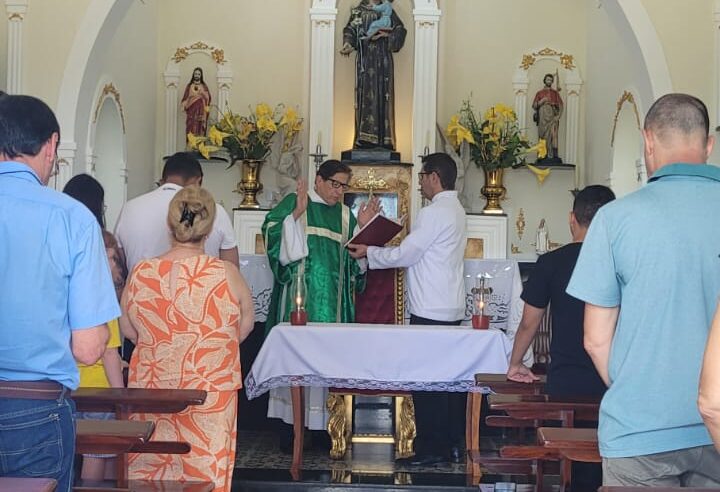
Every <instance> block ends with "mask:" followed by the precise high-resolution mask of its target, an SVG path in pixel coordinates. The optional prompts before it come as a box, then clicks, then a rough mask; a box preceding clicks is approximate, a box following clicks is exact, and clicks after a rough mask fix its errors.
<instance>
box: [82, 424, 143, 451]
mask: <svg viewBox="0 0 720 492" xmlns="http://www.w3.org/2000/svg"><path fill="white" fill-rule="evenodd" d="M76 424H77V427H76V435H75V452H76V453H78V454H88V453H113V454H119V453H128V452H129V451H130V450H131V449H133V447H136V446H141V445H143V444H145V443H146V442H148V441H149V440H150V436H152V433H153V432H154V431H155V423H153V422H135V421H131V420H78V421H77V423H76Z"/></svg>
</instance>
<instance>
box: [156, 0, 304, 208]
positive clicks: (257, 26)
mask: <svg viewBox="0 0 720 492" xmlns="http://www.w3.org/2000/svg"><path fill="white" fill-rule="evenodd" d="M158 3H159V17H158V42H157V63H156V66H155V68H154V73H155V77H156V81H155V83H156V87H157V103H156V116H155V117H156V121H157V124H158V128H157V135H156V142H155V158H156V159H155V168H156V176H159V174H160V170H161V169H162V162H161V157H162V156H163V153H164V152H163V149H164V141H163V138H164V129H163V128H162V125H163V121H164V113H165V101H164V86H163V83H162V73H163V71H164V70H165V66H166V64H167V62H168V60H169V59H170V57H171V56H172V55H173V54H174V53H175V50H176V49H177V48H179V47H182V46H188V45H189V44H191V43H193V42H195V41H205V42H206V43H208V44H212V45H213V46H216V47H220V48H222V49H223V50H224V51H225V58H226V59H227V60H228V63H229V64H230V66H231V67H232V70H233V73H234V82H233V87H232V93H231V96H230V107H231V109H232V110H233V112H236V113H242V114H247V113H248V111H249V109H248V106H252V107H253V108H254V107H255V105H256V104H257V103H259V102H267V103H268V104H270V105H272V106H274V105H275V104H278V103H285V104H286V105H290V106H297V107H298V110H299V113H300V115H301V116H302V117H304V118H305V119H306V122H307V121H308V120H307V118H308V116H309V115H308V110H307V108H308V93H309V72H308V68H309V41H308V40H309V24H310V21H309V14H308V10H309V8H310V0H292V1H287V0H242V1H237V0H214V1H213V2H198V1H196V0H173V1H172V2H168V1H162V2H158ZM200 60H203V55H200V54H197V55H193V56H190V57H188V58H187V59H186V60H184V61H182V62H181V63H180V70H181V79H180V84H179V87H178V97H179V98H181V97H182V93H183V91H184V90H185V85H186V84H187V82H188V80H189V78H190V77H189V75H190V73H191V71H192V69H193V67H195V66H197V65H198V64H200V65H201V66H205V65H204V64H203V63H208V62H209V59H208V58H205V59H204V61H202V62H201V61H200ZM205 82H206V83H207V84H208V85H209V86H210V89H211V92H212V95H213V97H214V98H215V101H217V94H216V92H217V91H216V82H215V80H214V77H213V78H209V77H208V72H207V71H206V72H205ZM214 116H215V113H214V111H213V113H212V114H211V117H214ZM178 121H179V125H181V126H183V127H184V124H185V123H184V121H185V113H183V111H182V109H181V108H179V107H178ZM300 138H301V141H302V142H303V145H304V147H305V150H304V152H305V154H304V155H307V145H308V142H307V131H306V129H305V130H304V131H303V132H302V133H301V135H300ZM184 141H185V139H184V138H180V139H179V140H178V147H182V146H183V145H184ZM313 145H314V142H313ZM313 148H314V147H313ZM178 150H183V149H182V148H178ZM305 161H306V159H305V158H303V159H302V160H301V162H305ZM225 167H226V166H224V165H223V164H222V163H219V164H206V165H203V170H204V173H205V180H204V185H205V186H206V187H207V188H208V189H209V190H210V191H211V192H212V193H213V195H214V196H215V198H216V200H218V201H219V202H221V203H222V204H223V205H224V206H225V208H226V209H228V211H229V212H232V210H231V209H232V207H233V206H236V205H237V204H238V202H239V196H238V195H237V194H235V193H233V191H232V190H234V189H235V184H236V183H237V182H238V181H239V180H240V172H239V171H238V170H237V168H232V169H229V170H225ZM260 180H261V182H263V183H264V184H265V185H266V187H267V188H269V189H270V188H273V186H274V175H273V172H271V170H267V169H265V170H263V171H261V174H260Z"/></svg>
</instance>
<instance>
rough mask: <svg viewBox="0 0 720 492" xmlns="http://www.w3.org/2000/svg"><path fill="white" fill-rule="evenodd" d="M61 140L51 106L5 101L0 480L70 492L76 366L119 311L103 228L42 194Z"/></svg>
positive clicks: (90, 359) (0, 150) (96, 350)
mask: <svg viewBox="0 0 720 492" xmlns="http://www.w3.org/2000/svg"><path fill="white" fill-rule="evenodd" d="M59 139H60V128H59V126H58V122H57V120H56V119H55V115H54V114H53V112H52V111H51V110H50V108H49V107H48V106H47V105H45V103H43V102H42V101H40V100H39V99H35V98H33V97H29V96H10V95H5V96H2V97H0V292H2V293H3V295H2V296H0V434H1V435H2V438H1V439H0V476H16V477H22V476H33V477H47V478H54V479H56V480H57V481H58V487H57V490H58V491H62V492H67V491H70V490H71V487H72V465H73V456H74V453H75V424H74V421H73V413H74V410H75V405H74V404H73V402H72V400H70V399H69V391H70V390H73V389H75V388H77V386H78V383H79V375H78V370H77V366H76V361H78V362H81V363H83V364H93V363H95V362H96V361H97V360H98V359H99V358H100V356H101V355H102V354H103V352H104V350H105V344H106V342H107V338H108V330H107V326H106V325H105V323H106V322H107V321H109V320H112V319H114V318H117V317H118V316H119V315H120V310H119V307H118V304H117V300H116V297H115V289H114V287H113V283H112V279H111V276H110V269H109V267H108V264H107V257H106V254H105V248H104V245H103V240H102V236H101V233H100V227H99V226H98V223H97V220H96V219H95V218H94V217H93V215H92V214H91V213H90V211H89V210H88V209H87V208H86V207H85V206H84V205H82V204H81V203H80V202H77V201H75V200H73V199H72V198H70V197H69V196H67V195H63V194H62V193H59V192H56V191H54V190H51V189H49V188H47V187H46V185H47V183H48V180H49V179H50V177H51V176H52V175H53V173H54V172H56V171H57V153H56V152H57V144H58V140H59Z"/></svg>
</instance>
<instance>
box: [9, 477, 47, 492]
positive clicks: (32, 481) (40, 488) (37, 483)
mask: <svg viewBox="0 0 720 492" xmlns="http://www.w3.org/2000/svg"><path fill="white" fill-rule="evenodd" d="M56 487H57V482H56V481H55V480H53V479H52V478H26V477H0V492H18V491H20V490H22V491H23V492H53V491H54V490H55V488H56Z"/></svg>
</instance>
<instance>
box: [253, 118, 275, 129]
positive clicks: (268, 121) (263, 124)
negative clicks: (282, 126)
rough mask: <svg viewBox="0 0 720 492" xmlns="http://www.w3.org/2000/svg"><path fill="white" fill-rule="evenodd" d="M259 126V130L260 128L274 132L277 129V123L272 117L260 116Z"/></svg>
mask: <svg viewBox="0 0 720 492" xmlns="http://www.w3.org/2000/svg"><path fill="white" fill-rule="evenodd" d="M257 127H258V130H260V131H265V132H273V133H274V132H276V131H277V125H276V124H275V122H274V121H273V120H272V118H269V117H263V118H258V120H257Z"/></svg>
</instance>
